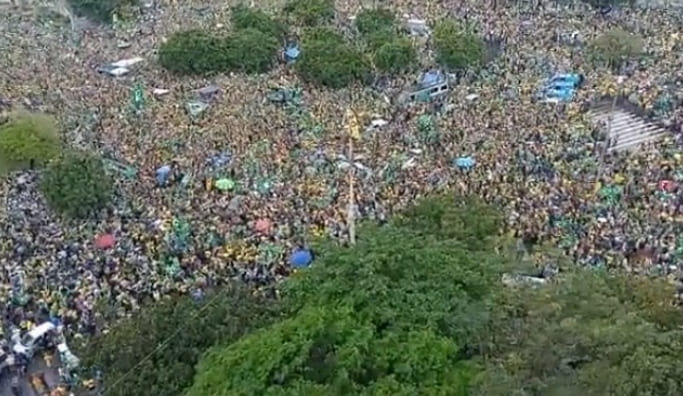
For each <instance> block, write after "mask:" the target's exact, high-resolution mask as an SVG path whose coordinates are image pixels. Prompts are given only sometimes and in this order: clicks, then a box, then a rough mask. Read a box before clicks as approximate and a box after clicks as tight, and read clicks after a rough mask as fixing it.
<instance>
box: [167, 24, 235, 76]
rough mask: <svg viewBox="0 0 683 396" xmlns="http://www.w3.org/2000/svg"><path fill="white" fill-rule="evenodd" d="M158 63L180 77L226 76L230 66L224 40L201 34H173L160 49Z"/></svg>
mask: <svg viewBox="0 0 683 396" xmlns="http://www.w3.org/2000/svg"><path fill="white" fill-rule="evenodd" d="M159 63H160V64H161V66H162V67H164V68H165V69H167V70H169V71H171V72H174V73H179V74H206V73H217V72H224V71H226V70H228V68H229V66H230V62H229V58H228V49H227V48H226V42H225V40H223V39H220V38H216V37H213V36H212V35H210V34H208V33H205V32H203V31H200V30H187V31H182V32H177V33H174V34H173V35H172V36H171V37H170V38H169V39H168V41H166V42H165V43H163V44H162V45H161V48H159Z"/></svg>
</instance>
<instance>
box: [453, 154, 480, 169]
mask: <svg viewBox="0 0 683 396" xmlns="http://www.w3.org/2000/svg"><path fill="white" fill-rule="evenodd" d="M476 163H477V162H476V161H475V160H474V158H472V157H469V156H468V157H460V158H458V159H456V160H455V166H457V167H458V168H459V169H461V170H467V169H472V168H474V165H475V164H476Z"/></svg>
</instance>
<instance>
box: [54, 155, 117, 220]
mask: <svg viewBox="0 0 683 396" xmlns="http://www.w3.org/2000/svg"><path fill="white" fill-rule="evenodd" d="M41 190H42V192H43V195H44V196H45V199H46V200H47V202H48V204H49V205H50V206H51V207H52V208H53V209H54V210H55V211H57V212H59V213H61V214H64V215H66V216H68V217H81V218H82V217H88V216H91V215H93V214H95V213H96V212H97V211H99V210H101V209H103V208H105V207H106V206H107V205H108V204H109V203H110V202H111V200H112V193H113V182H112V180H111V178H110V177H108V176H107V174H106V172H105V169H104V165H103V163H102V160H101V159H99V158H97V157H95V156H92V155H90V154H85V153H79V152H69V153H65V154H64V155H63V156H62V157H60V158H58V159H57V160H55V161H54V162H52V163H51V164H50V166H49V167H48V168H47V169H46V170H45V172H44V174H43V176H42V180H41Z"/></svg>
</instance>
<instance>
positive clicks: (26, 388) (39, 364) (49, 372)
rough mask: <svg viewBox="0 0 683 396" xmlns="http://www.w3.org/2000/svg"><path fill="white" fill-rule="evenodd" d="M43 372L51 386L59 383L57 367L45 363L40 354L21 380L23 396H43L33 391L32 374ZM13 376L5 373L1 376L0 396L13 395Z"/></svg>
mask: <svg viewBox="0 0 683 396" xmlns="http://www.w3.org/2000/svg"><path fill="white" fill-rule="evenodd" d="M38 372H43V373H44V374H45V377H44V378H45V381H47V385H48V386H50V388H54V387H56V386H57V385H59V373H58V372H57V368H56V367H52V368H48V367H47V366H46V365H45V361H43V359H42V358H41V357H40V356H37V357H36V358H35V359H33V361H32V362H31V364H30V365H29V367H28V370H27V373H26V375H25V376H24V378H23V379H22V380H21V391H22V392H21V395H22V396H42V395H38V394H36V393H35V392H34V391H33V387H32V386H31V381H30V376H31V374H33V373H38ZM10 381H11V376H10V375H9V374H5V375H3V376H2V378H0V396H12V389H11V387H10V385H11V382H10Z"/></svg>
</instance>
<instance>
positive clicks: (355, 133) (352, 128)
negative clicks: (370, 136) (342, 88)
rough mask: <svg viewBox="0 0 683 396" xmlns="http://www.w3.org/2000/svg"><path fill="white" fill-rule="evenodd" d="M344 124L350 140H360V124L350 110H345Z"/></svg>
mask: <svg viewBox="0 0 683 396" xmlns="http://www.w3.org/2000/svg"><path fill="white" fill-rule="evenodd" d="M346 122H347V127H348V129H349V136H351V138H352V139H356V140H358V139H360V124H359V122H358V118H357V117H356V114H355V113H354V112H353V110H351V109H347V110H346Z"/></svg>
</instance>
